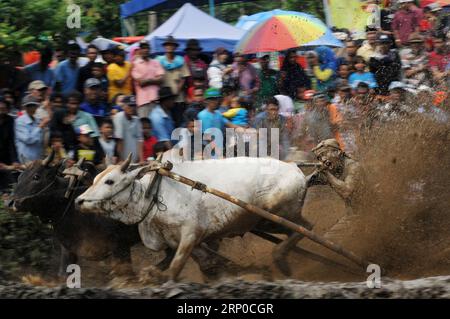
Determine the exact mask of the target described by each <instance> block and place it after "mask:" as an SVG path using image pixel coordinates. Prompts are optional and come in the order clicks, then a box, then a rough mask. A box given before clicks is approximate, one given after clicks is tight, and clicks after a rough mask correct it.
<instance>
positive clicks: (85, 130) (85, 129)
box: [76, 124, 94, 135]
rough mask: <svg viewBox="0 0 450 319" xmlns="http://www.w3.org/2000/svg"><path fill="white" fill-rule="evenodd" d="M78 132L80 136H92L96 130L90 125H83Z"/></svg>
mask: <svg viewBox="0 0 450 319" xmlns="http://www.w3.org/2000/svg"><path fill="white" fill-rule="evenodd" d="M76 132H77V134H78V135H91V134H92V133H94V130H92V129H91V127H90V126H89V124H83V125H80V127H78V128H77V129H76Z"/></svg>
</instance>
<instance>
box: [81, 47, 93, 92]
mask: <svg viewBox="0 0 450 319" xmlns="http://www.w3.org/2000/svg"><path fill="white" fill-rule="evenodd" d="M97 56H98V49H97V47H96V46H95V45H93V44H89V45H88V47H87V50H86V57H87V58H88V59H89V62H88V63H87V64H86V65H85V66H83V67H82V68H80V73H79V75H78V84H77V90H78V91H79V92H83V89H84V83H85V82H86V80H87V79H90V78H92V77H93V75H92V67H93V66H94V64H95V63H96V60H97Z"/></svg>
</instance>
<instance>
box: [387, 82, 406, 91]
mask: <svg viewBox="0 0 450 319" xmlns="http://www.w3.org/2000/svg"><path fill="white" fill-rule="evenodd" d="M395 89H402V90H406V85H405V84H404V83H403V82H399V81H394V82H392V83H391V84H390V85H389V91H391V90H395Z"/></svg>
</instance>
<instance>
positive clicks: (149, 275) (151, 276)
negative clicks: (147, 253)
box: [139, 266, 169, 285]
mask: <svg viewBox="0 0 450 319" xmlns="http://www.w3.org/2000/svg"><path fill="white" fill-rule="evenodd" d="M168 279H169V276H168V275H166V274H164V273H163V272H162V271H161V270H159V269H158V268H157V267H155V266H148V267H145V268H143V269H142V270H141V271H140V273H139V282H140V283H142V284H144V285H147V284H153V285H160V284H163V283H165V282H167V281H168Z"/></svg>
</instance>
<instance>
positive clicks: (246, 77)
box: [232, 54, 261, 101]
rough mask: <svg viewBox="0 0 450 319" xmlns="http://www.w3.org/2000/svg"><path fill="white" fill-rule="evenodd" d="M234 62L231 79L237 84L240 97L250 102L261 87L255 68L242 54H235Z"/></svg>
mask: <svg viewBox="0 0 450 319" xmlns="http://www.w3.org/2000/svg"><path fill="white" fill-rule="evenodd" d="M234 61H235V63H234V64H233V73H232V77H233V78H234V80H235V82H236V83H237V86H238V89H239V91H240V95H242V96H243V97H244V99H245V100H247V101H252V100H253V97H254V96H255V95H256V93H257V92H258V91H259V89H260V87H261V83H260V82H259V77H258V72H257V71H256V69H255V67H254V66H253V65H251V64H250V63H249V62H248V60H247V57H245V56H244V55H242V54H236V55H235V58H234Z"/></svg>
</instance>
